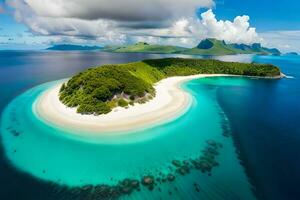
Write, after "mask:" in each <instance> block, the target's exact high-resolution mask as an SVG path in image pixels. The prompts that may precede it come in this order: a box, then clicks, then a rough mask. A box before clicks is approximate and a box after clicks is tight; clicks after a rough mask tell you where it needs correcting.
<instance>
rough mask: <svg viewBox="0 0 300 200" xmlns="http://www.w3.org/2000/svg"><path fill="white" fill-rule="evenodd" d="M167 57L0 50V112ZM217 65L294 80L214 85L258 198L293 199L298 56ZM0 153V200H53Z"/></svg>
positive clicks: (297, 176) (298, 140)
mask: <svg viewBox="0 0 300 200" xmlns="http://www.w3.org/2000/svg"><path fill="white" fill-rule="evenodd" d="M166 56H170V55H145V54H112V53H101V52H22V51H21V52H15V51H10V52H7V51H0V94H1V98H0V111H1V112H2V110H3V108H4V107H5V106H6V105H7V104H8V103H9V102H10V101H11V100H12V99H13V98H14V97H16V96H17V95H18V94H20V93H22V92H24V91H25V90H27V89H29V88H31V87H32V86H35V85H38V84H41V83H44V82H48V81H52V80H58V79H62V78H66V77H70V76H72V75H73V74H75V73H77V72H79V71H82V70H83V69H86V68H87V67H91V66H97V65H101V64H105V63H123V62H130V61H136V60H141V59H146V58H159V57H166ZM217 59H221V60H232V61H243V62H253V61H254V62H261V63H273V64H276V65H278V66H280V67H281V68H282V71H283V72H284V73H286V74H288V75H291V76H294V77H295V78H294V79H282V80H271V81H270V80H253V81H249V82H250V83H251V84H247V86H236V87H235V86H230V87H229V86H222V85H221V86H218V87H219V88H218V101H219V103H220V105H221V106H222V108H223V109H224V110H225V112H226V114H227V116H228V118H229V120H230V123H231V126H232V127H231V128H232V130H233V137H234V140H235V143H236V146H237V148H238V150H239V151H240V152H241V158H242V161H243V164H244V165H245V168H246V170H247V174H248V176H249V177H250V180H251V182H252V183H253V185H254V186H255V188H256V194H257V195H258V197H260V198H261V199H299V197H300V194H299V192H298V190H299V189H298V188H297V187H299V185H300V173H299V171H300V170H299V169H300V161H299V153H300V129H299V126H298V123H297V122H300V121H299V119H300V106H299V103H298V101H299V99H300V81H299V79H298V78H297V77H300V57H295V56H290V57H273V56H223V57H218V58H217ZM3 155H4V154H3V150H2V148H1V152H0V199H25V200H26V199H30V200H33V199H58V197H61V196H62V195H60V190H59V189H57V188H53V187H52V186H51V185H49V184H48V183H45V182H43V181H40V180H37V179H34V178H32V177H31V176H29V175H27V174H24V173H21V172H18V171H17V170H15V168H13V167H11V165H10V164H9V163H8V161H7V160H6V158H5V157H4V156H3Z"/></svg>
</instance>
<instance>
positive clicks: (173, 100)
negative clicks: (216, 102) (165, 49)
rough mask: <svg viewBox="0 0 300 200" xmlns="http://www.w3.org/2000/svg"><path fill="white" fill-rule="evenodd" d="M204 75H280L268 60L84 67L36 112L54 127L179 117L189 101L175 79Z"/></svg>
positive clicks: (125, 125)
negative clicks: (265, 61) (261, 61)
mask: <svg viewBox="0 0 300 200" xmlns="http://www.w3.org/2000/svg"><path fill="white" fill-rule="evenodd" d="M210 76H252V77H253V76H254V77H263V78H280V77H282V74H281V72H280V69H279V68H278V67H276V66H273V65H269V64H255V63H236V62H223V61H217V60H204V59H184V58H164V59H153V60H143V61H139V62H133V63H127V64H111V65H103V66H101V67H94V68H90V69H87V70H85V71H83V72H80V73H79V74H77V75H75V76H73V77H72V78H70V79H69V80H68V81H64V82H60V83H59V84H56V85H55V86H54V87H53V88H51V89H49V90H48V91H46V92H45V93H44V94H43V95H41V96H40V97H39V98H38V100H37V103H36V108H35V109H36V113H37V114H38V115H39V116H40V117H41V118H43V119H45V120H47V121H49V122H51V123H54V124H56V125H57V126H63V127H70V128H76V129H82V130H84V131H90V132H99V131H106V132H111V131H125V130H130V129H132V128H136V127H143V126H145V125H150V124H157V123H160V122H162V121H165V120H170V119H172V118H174V117H177V116H180V114H182V113H183V112H185V111H186V110H187V109H188V108H189V106H190V105H191V102H192V99H191V96H190V94H189V93H187V92H186V91H184V90H182V89H181V86H180V85H181V83H183V82H186V81H188V80H192V79H196V78H203V77H210Z"/></svg>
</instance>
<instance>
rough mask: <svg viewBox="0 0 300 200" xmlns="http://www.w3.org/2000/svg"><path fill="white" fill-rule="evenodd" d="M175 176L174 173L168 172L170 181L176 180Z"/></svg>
mask: <svg viewBox="0 0 300 200" xmlns="http://www.w3.org/2000/svg"><path fill="white" fill-rule="evenodd" d="M175 178H176V177H175V176H174V175H173V174H168V176H167V179H168V181H171V182H172V181H174V180H175Z"/></svg>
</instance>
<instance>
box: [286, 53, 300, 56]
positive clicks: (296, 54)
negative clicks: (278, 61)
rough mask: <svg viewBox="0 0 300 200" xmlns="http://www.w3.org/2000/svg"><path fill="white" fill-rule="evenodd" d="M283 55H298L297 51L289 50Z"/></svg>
mask: <svg viewBox="0 0 300 200" xmlns="http://www.w3.org/2000/svg"><path fill="white" fill-rule="evenodd" d="M285 55H289V56H298V55H299V54H298V53H297V52H289V53H286V54H285Z"/></svg>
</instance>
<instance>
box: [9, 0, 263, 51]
mask: <svg viewBox="0 0 300 200" xmlns="http://www.w3.org/2000/svg"><path fill="white" fill-rule="evenodd" d="M6 3H7V4H8V5H9V6H11V7H12V8H14V15H15V18H16V19H17V20H18V21H19V22H21V23H24V24H26V25H27V26H28V27H29V29H30V30H31V31H32V32H33V33H34V34H36V35H42V36H48V37H49V38H50V39H51V40H52V41H53V40H54V41H74V42H78V41H81V42H83V43H84V42H86V43H87V41H89V42H90V41H96V42H102V43H103V44H111V43H114V44H116V43H126V42H134V41H142V40H145V41H150V42H154V43H164V44H173V45H183V46H194V45H196V44H197V43H198V42H199V40H201V39H204V38H217V39H220V40H225V41H227V42H230V43H247V44H250V43H253V42H259V41H261V39H260V37H259V36H258V34H257V33H256V30H255V28H254V27H250V24H249V19H250V18H249V16H246V15H244V16H237V17H236V18H235V19H234V20H233V21H228V20H226V21H224V20H217V19H216V17H215V14H214V13H213V11H212V10H211V9H209V10H208V11H206V12H204V13H202V14H201V17H200V18H197V17H196V15H195V11H196V10H197V9H198V8H199V7H208V8H209V7H212V6H214V1H213V0H178V1H174V0H151V1H149V0H88V1H87V0H69V1H66V0H8V1H6ZM53 38H54V39H53Z"/></svg>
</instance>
